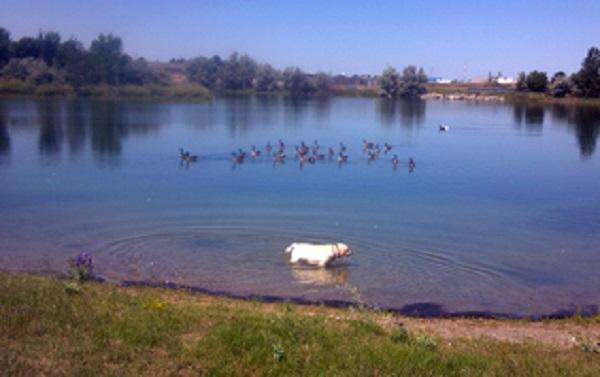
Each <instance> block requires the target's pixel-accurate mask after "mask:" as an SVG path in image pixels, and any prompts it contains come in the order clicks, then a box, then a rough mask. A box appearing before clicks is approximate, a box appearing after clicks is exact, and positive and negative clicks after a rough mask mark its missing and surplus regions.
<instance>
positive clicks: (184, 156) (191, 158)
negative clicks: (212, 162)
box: [179, 148, 198, 162]
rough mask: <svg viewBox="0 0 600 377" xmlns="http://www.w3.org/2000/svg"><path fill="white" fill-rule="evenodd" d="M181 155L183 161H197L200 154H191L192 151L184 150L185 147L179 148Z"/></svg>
mask: <svg viewBox="0 0 600 377" xmlns="http://www.w3.org/2000/svg"><path fill="white" fill-rule="evenodd" d="M179 156H180V157H181V159H182V160H183V161H188V162H190V161H191V162H196V161H197V160H198V156H196V155H191V154H190V152H187V151H184V150H183V148H179Z"/></svg>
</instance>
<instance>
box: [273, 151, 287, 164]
mask: <svg viewBox="0 0 600 377" xmlns="http://www.w3.org/2000/svg"><path fill="white" fill-rule="evenodd" d="M273 161H275V162H283V161H285V154H283V153H279V152H278V153H273Z"/></svg>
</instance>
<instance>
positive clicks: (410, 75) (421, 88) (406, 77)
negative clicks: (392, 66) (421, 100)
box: [399, 65, 427, 98]
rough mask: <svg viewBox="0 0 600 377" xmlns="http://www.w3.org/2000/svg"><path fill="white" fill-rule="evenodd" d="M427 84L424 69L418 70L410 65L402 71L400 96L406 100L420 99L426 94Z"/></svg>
mask: <svg viewBox="0 0 600 377" xmlns="http://www.w3.org/2000/svg"><path fill="white" fill-rule="evenodd" d="M425 83H427V75H425V72H424V71H423V68H419V69H418V70H417V67H415V66H414V65H409V66H407V67H405V68H404V69H403V70H402V76H400V88H399V95H400V96H401V97H406V98H413V97H418V96H420V95H421V94H423V93H425V92H426V89H425Z"/></svg>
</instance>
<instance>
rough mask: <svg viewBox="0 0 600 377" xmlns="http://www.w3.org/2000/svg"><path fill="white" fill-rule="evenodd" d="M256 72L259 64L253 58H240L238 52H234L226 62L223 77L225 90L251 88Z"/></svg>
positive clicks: (246, 56) (243, 56)
mask: <svg viewBox="0 0 600 377" xmlns="http://www.w3.org/2000/svg"><path fill="white" fill-rule="evenodd" d="M256 70H257V64H256V62H255V61H254V60H253V59H252V58H251V57H249V56H248V55H242V56H240V55H239V54H238V53H237V52H234V53H233V54H231V55H230V56H229V59H227V61H225V70H224V75H223V80H224V86H225V88H226V89H233V90H245V89H249V88H251V87H252V83H253V80H254V77H255V76H256Z"/></svg>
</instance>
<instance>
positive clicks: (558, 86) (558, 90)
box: [548, 71, 573, 98]
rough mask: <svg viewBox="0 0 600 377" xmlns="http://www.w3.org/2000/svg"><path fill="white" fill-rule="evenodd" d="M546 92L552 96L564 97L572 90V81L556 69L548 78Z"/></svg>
mask: <svg viewBox="0 0 600 377" xmlns="http://www.w3.org/2000/svg"><path fill="white" fill-rule="evenodd" d="M548 92H549V93H550V95H552V96H553V97H559V98H560V97H565V96H567V95H569V94H571V93H572V92H573V83H572V82H571V79H569V77H567V75H566V74H565V73H564V72H562V71H558V72H556V73H555V74H554V75H553V76H552V79H551V80H550V85H549V86H548Z"/></svg>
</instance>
